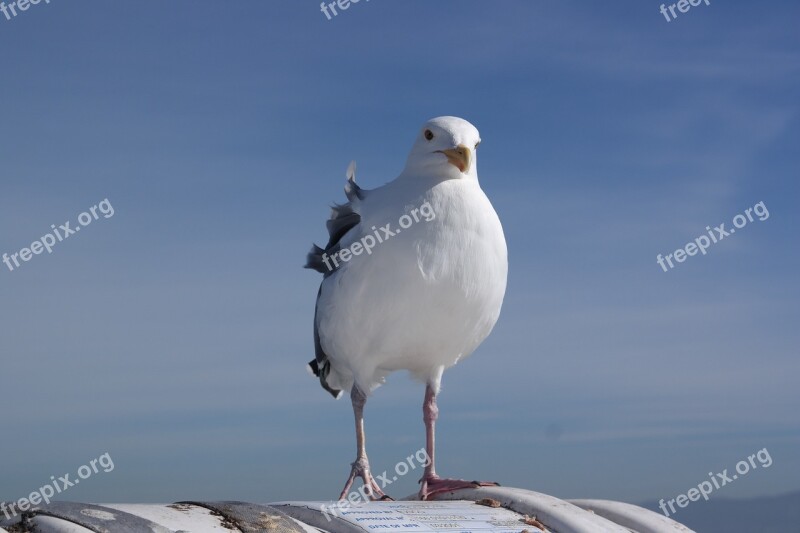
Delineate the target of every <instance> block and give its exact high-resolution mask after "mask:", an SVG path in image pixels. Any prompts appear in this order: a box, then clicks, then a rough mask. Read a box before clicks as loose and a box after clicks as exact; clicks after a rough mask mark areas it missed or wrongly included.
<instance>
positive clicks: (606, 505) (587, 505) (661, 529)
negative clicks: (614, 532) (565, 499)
mask: <svg viewBox="0 0 800 533" xmlns="http://www.w3.org/2000/svg"><path fill="white" fill-rule="evenodd" d="M569 501H570V502H571V503H574V504H575V505H577V506H578V507H580V508H582V509H587V510H590V511H592V512H593V513H595V514H597V515H600V516H602V517H604V518H607V519H608V520H611V521H612V522H616V523H617V524H619V525H621V526H625V527H627V528H629V529H632V530H634V531H636V532H637V533H677V532H680V533H694V532H693V531H692V530H691V529H689V528H688V527H686V526H684V525H683V524H679V523H678V522H676V521H674V520H672V519H671V518H668V517H666V516H664V515H662V514H658V513H655V512H653V511H650V510H649V509H644V508H642V507H637V506H636V505H631V504H629V503H622V502H614V501H609V500H569Z"/></svg>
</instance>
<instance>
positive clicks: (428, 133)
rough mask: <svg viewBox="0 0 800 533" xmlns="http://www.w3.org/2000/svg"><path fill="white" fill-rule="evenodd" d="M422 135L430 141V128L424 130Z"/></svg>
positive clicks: (431, 137)
mask: <svg viewBox="0 0 800 533" xmlns="http://www.w3.org/2000/svg"><path fill="white" fill-rule="evenodd" d="M424 135H425V139H427V140H429V141H430V140H431V139H433V132H432V131H431V130H425V133H424Z"/></svg>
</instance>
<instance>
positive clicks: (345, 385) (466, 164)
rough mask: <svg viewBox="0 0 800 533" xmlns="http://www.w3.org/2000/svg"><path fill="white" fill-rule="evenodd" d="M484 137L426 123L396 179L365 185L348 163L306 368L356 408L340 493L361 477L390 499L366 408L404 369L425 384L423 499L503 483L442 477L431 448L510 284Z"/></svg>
mask: <svg viewBox="0 0 800 533" xmlns="http://www.w3.org/2000/svg"><path fill="white" fill-rule="evenodd" d="M480 142H481V138H480V134H479V133H478V130H477V129H476V128H475V126H473V125H472V124H470V123H469V122H467V121H466V120H464V119H461V118H457V117H447V116H445V117H438V118H434V119H431V120H429V121H428V122H426V123H425V124H424V125H423V126H422V128H421V129H420V130H419V133H418V135H417V138H416V140H415V142H414V145H413V147H412V148H411V152H410V154H409V156H408V159H407V161H406V165H405V168H404V169H403V171H402V173H401V174H400V175H399V176H398V177H397V178H395V179H394V180H392V181H390V182H389V183H387V184H385V185H383V186H381V187H378V188H376V189H371V190H366V189H362V188H361V187H359V186H358V185H357V184H356V181H355V164H354V163H351V164H350V168H349V169H348V171H347V181H346V185H345V194H346V196H347V199H348V202H347V203H345V204H341V205H334V206H333V208H332V213H331V216H330V219H329V220H328V221H327V228H328V233H329V241H328V244H327V245H326V246H325V248H321V247H319V246H317V245H314V246H312V248H311V251H310V252H309V253H308V256H307V262H306V265H305V266H306V268H311V269H314V270H316V271H318V272H320V273H322V274H323V280H322V284H321V285H320V288H319V292H318V294H317V301H316V308H315V313H314V345H315V352H316V357H315V358H314V360H312V361H311V362H310V363H309V365H308V366H309V370H310V371H311V372H312V373H313V374H314V375H316V376H318V377H319V380H320V384H321V385H322V387H323V388H324V389H325V390H326V391H328V392H329V393H330V394H332V395H333V396H334V397H335V398H339V397H340V396H341V395H342V394H343V393H344V392H345V391H349V393H350V399H351V402H352V405H353V413H354V415H355V425H356V452H357V455H356V460H355V462H353V463H352V468H351V471H350V476H349V477H348V479H347V482H346V483H345V486H344V489H343V490H342V492H341V495H340V497H339V499H340V500H341V499H344V498H345V496H346V495H347V493H348V491H349V490H350V488H351V486H352V484H353V482H354V481H355V479H356V478H361V480H362V481H363V484H364V488H365V491H366V492H367V494H369V496H370V498H371V499H372V500H380V499H390V498H388V496H386V495H385V494H384V492H383V490H382V489H381V487H380V486H378V483H377V482H376V481H375V478H374V477H373V476H372V474H371V473H370V467H369V460H368V458H367V452H366V437H365V430H364V406H365V404H366V401H367V397H368V396H369V395H370V394H371V393H372V392H373V391H374V390H375V389H376V388H378V387H379V386H380V385H381V384H382V383H384V380H385V378H386V376H387V375H388V374H390V373H392V372H395V371H398V370H407V371H408V372H409V373H410V374H411V376H413V377H414V378H416V379H417V380H419V381H421V382H422V383H424V384H425V386H426V388H425V398H424V401H423V409H422V410H423V421H424V423H425V430H426V446H425V449H426V451H427V453H428V458H427V460H426V463H427V464H426V466H425V471H424V474H423V477H422V479H420V484H421V487H420V491H419V498H420V499H422V500H426V499H430V498H431V497H432V496H433V495H435V494H437V493H441V492H447V491H451V490H456V489H460V488H468V487H478V486H484V485H496V483H490V482H479V481H465V480H461V479H446V478H441V477H439V476H438V475H437V473H436V469H435V453H434V452H435V442H436V438H435V427H436V420H437V418H438V414H439V410H438V407H437V404H436V398H437V395H438V394H439V391H440V388H441V381H442V373H443V372H444V370H445V369H447V368H449V367H451V366H453V365H455V364H456V363H458V362H459V361H460V360H462V359H463V358H465V357H467V356H468V355H470V354H471V353H472V352H473V351H474V350H475V349H476V348H477V347H478V346H479V345H480V344H481V342H483V340H484V339H485V338H486V337H487V336H488V335H489V333H490V332H491V331H492V328H493V327H494V325H495V323H496V322H497V319H498V316H499V315H500V308H501V307H502V304H503V297H504V295H505V290H506V278H507V274H508V255H507V250H506V242H505V237H504V235H503V227H502V225H501V224H500V219H499V218H498V216H497V213H496V212H495V210H494V208H493V207H492V204H491V203H490V202H489V199H488V198H487V197H486V194H484V192H483V190H482V189H481V187H480V184H479V183H478V170H477V159H476V150H477V148H478V145H479V144H480Z"/></svg>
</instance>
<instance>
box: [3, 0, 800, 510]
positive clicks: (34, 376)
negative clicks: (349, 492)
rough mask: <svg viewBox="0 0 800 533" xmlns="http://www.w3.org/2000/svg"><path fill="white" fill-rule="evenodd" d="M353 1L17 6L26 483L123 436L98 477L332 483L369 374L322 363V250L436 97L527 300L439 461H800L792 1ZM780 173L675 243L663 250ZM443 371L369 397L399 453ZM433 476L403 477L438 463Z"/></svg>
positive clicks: (123, 492) (13, 470)
mask: <svg viewBox="0 0 800 533" xmlns="http://www.w3.org/2000/svg"><path fill="white" fill-rule="evenodd" d="M659 5H660V3H659V2H642V1H633V0H625V1H619V2H613V3H610V2H603V3H601V2H589V1H581V2H579V1H561V2H544V1H513V0H508V1H504V2H496V3H490V2H474V1H464V2H458V3H456V2H453V1H449V0H447V1H444V0H443V1H438V2H422V1H415V2H410V1H406V2H400V1H394V2H391V1H388V0H384V1H378V0H374V1H372V2H361V3H358V4H354V5H352V6H351V8H350V9H349V10H347V11H345V12H341V13H340V14H339V15H338V16H337V17H335V18H334V19H333V20H330V21H329V20H327V19H326V18H325V16H324V15H323V14H322V13H321V12H320V9H319V5H318V3H316V2H301V1H293V2H256V1H254V0H240V1H237V2H210V1H193V2H189V1H188V0H176V1H172V2H168V3H164V2H154V1H152V0H150V1H144V2H136V3H133V2H130V3H124V4H123V3H122V2H108V3H101V2H86V1H83V2H81V1H76V0H72V1H70V2H65V1H62V0H51V2H50V3H49V4H45V3H40V4H38V5H36V6H31V8H30V9H29V10H27V11H25V12H23V13H20V14H19V16H17V17H15V18H13V19H12V20H6V19H5V18H4V17H2V16H0V47H1V48H2V50H3V58H2V62H1V63H0V65H2V69H0V79H2V81H3V84H2V87H3V91H2V115H1V118H0V161H2V165H1V166H0V228H2V231H0V253H3V252H5V253H9V254H11V253H14V252H18V251H19V250H20V249H21V248H23V247H26V246H29V245H30V243H31V242H33V241H34V240H36V239H38V238H39V237H41V236H42V235H44V234H45V233H47V232H48V231H49V230H50V225H51V224H61V223H63V222H64V221H67V220H72V221H73V225H74V224H75V222H74V220H75V219H76V218H77V216H78V215H79V214H80V213H81V212H83V211H84V210H86V209H89V208H90V207H91V206H93V205H96V204H98V203H99V202H100V201H102V200H103V199H106V198H107V199H108V200H109V202H110V203H111V204H112V205H113V207H114V211H115V214H114V216H113V217H111V218H108V219H105V218H101V219H99V220H97V221H95V222H93V223H92V224H91V225H90V226H87V227H86V228H84V229H83V231H82V232H81V233H80V234H76V235H74V236H72V237H70V238H69V239H68V240H66V241H64V242H63V243H59V244H58V245H57V246H56V248H54V250H53V253H52V254H49V255H48V254H44V255H37V256H34V257H33V258H32V259H31V260H30V261H29V262H27V263H24V264H22V266H21V267H20V268H18V269H16V270H14V271H13V272H12V271H9V270H8V269H7V268H6V267H5V266H4V265H2V264H0V298H2V302H3V305H2V306H0V334H1V337H0V339H2V342H0V405H2V407H3V408H2V415H0V427H2V433H0V472H2V476H0V499H5V500H16V499H18V498H20V497H23V496H26V495H28V494H29V493H30V492H31V491H33V490H35V489H37V488H38V487H40V486H41V485H42V484H44V483H46V482H47V481H48V480H49V479H50V476H51V475H62V474H64V473H66V472H75V471H76V470H77V469H78V467H79V466H81V465H82V464H84V463H86V462H87V461H89V460H90V459H93V458H95V457H98V456H99V455H101V454H103V453H105V452H108V453H109V454H110V455H111V457H112V458H113V459H114V462H115V469H114V471H113V472H111V473H108V474H103V475H98V476H95V477H93V478H92V479H91V480H90V481H86V482H84V483H83V484H82V485H80V486H79V487H75V488H73V489H70V492H69V494H68V495H65V498H67V499H70V500H89V501H131V502H140V501H176V500H185V499H199V498H217V499H245V500H251V501H274V500H286V499H314V498H319V499H323V498H332V497H335V496H336V495H337V494H338V491H339V489H340V488H341V484H342V483H343V482H344V480H345V477H346V475H347V473H348V469H349V462H350V461H352V460H353V456H354V453H355V451H354V438H353V435H352V422H351V420H352V418H351V417H352V414H351V411H350V407H349V404H348V402H346V401H339V402H334V401H333V400H331V398H330V397H329V396H328V395H327V394H326V393H325V392H324V391H323V390H322V389H321V388H320V387H319V386H318V383H317V382H316V381H315V380H313V379H311V378H309V377H308V375H307V374H306V372H305V369H304V365H305V363H306V361H308V360H309V359H311V357H312V356H313V343H312V338H311V321H312V316H313V305H314V298H315V295H316V291H317V287H318V283H319V281H320V280H319V277H318V275H316V273H314V272H311V271H308V270H304V269H302V268H301V266H302V264H303V261H304V256H305V253H306V251H307V249H308V247H309V246H310V244H311V242H312V241H316V242H320V241H323V240H324V239H325V230H324V218H325V217H326V216H327V206H328V205H329V204H330V203H331V202H334V201H342V200H343V199H344V195H343V192H342V187H343V185H344V171H345V169H346V167H347V164H348V163H349V161H350V160H351V159H356V160H357V161H358V164H359V174H358V180H359V183H360V184H361V185H362V186H364V187H366V188H371V187H375V186H378V185H380V184H382V183H384V182H386V181H388V180H390V179H392V178H393V177H394V176H395V175H397V173H398V172H399V171H400V169H401V168H402V166H403V163H404V161H405V158H406V155H407V152H408V150H409V148H410V147H411V144H412V141H413V139H414V136H415V135H416V134H417V131H418V128H419V127H420V125H421V124H422V123H423V122H424V121H425V120H427V119H428V118H431V117H434V116H438V115H458V116H462V117H464V118H466V119H468V120H470V121H471V122H472V123H473V124H475V125H476V126H477V127H478V128H479V129H480V131H481V136H482V139H483V142H482V144H481V148H480V153H479V158H480V161H479V173H480V176H481V183H482V186H483V188H484V190H486V192H487V194H488V195H489V197H490V198H491V199H492V202H493V204H494V206H495V208H496V210H497V211H498V213H499V215H500V217H501V220H502V222H503V225H504V228H505V232H506V238H507V241H508V246H509V263H510V274H509V285H508V293H507V295H506V301H505V305H504V309H503V314H502V316H501V318H500V321H499V323H498V325H497V327H496V328H495V330H494V332H493V334H492V335H491V336H490V338H489V339H488V340H487V341H486V342H485V343H484V344H483V345H482V346H481V347H480V348H479V349H478V351H477V352H476V353H475V354H474V355H473V357H471V358H470V359H468V360H466V361H465V362H463V364H460V365H459V366H457V367H455V368H453V369H451V370H450V371H449V372H447V373H446V374H445V378H444V387H443V393H442V395H441V398H440V408H441V412H442V415H441V416H442V418H441V419H440V424H439V428H440V433H439V457H438V461H439V465H438V466H439V467H438V470H439V471H440V472H441V473H442V474H446V475H452V476H462V477H466V478H469V479H475V478H483V479H495V480H497V481H500V482H501V483H503V484H504V485H509V486H519V487H525V488H530V489H534V490H538V491H541V492H547V493H550V494H554V495H557V496H561V497H595V498H617V499H623V500H628V501H641V500H645V499H652V498H655V499H659V498H669V497H674V496H675V495H676V494H678V493H682V492H686V490H687V489H689V488H691V487H692V486H696V485H697V484H698V483H699V482H701V481H703V480H705V479H706V478H707V475H708V474H707V473H708V472H710V471H714V472H721V471H722V469H724V468H728V469H732V468H733V466H734V465H735V464H736V462H737V461H739V460H741V459H745V458H746V457H747V456H748V455H750V454H753V453H756V451H758V450H760V449H762V448H765V447H766V448H767V449H768V450H769V452H770V455H771V457H772V459H773V461H774V463H773V465H772V466H771V467H770V468H769V469H761V470H758V471H754V472H752V473H750V474H748V476H747V477H746V478H743V479H740V480H737V481H736V483H734V484H732V485H730V486H728V487H725V488H724V490H725V492H724V493H723V492H722V491H720V492H719V493H718V494H719V496H720V497H722V496H730V497H734V496H737V497H749V496H758V495H768V494H777V493H781V492H786V491H790V490H797V489H798V488H800V486H798V481H797V480H798V479H799V478H800V446H798V444H800V419H798V416H797V411H798V407H800V392H798V387H797V380H798V375H800V360H798V357H797V347H798V340H800V333H799V332H798V328H797V321H798V317H799V316H800V313H798V296H800V294H798V292H799V291H798V283H797V274H796V273H797V271H798V268H799V267H800V264H799V263H800V255H799V254H798V247H797V227H798V222H800V221H799V220H798V209H797V202H798V199H799V198H798V196H800V194H799V193H800V189H799V188H798V185H797V180H798V172H797V171H798V163H799V162H800V161H799V160H800V155H799V153H798V150H797V148H798V141H800V120H798V94H800V92H799V90H800V38H798V34H797V31H796V22H797V20H798V16H799V15H800V6H798V5H797V4H796V3H793V2H789V1H788V0H787V1H775V2H769V3H764V4H759V3H756V2H745V1H734V0H728V1H725V2H721V1H717V0H713V1H712V3H711V4H710V5H708V6H706V5H705V4H703V5H700V6H698V7H694V8H692V9H691V11H689V12H688V13H685V14H681V15H680V16H679V18H678V19H677V20H674V21H672V22H667V21H666V20H665V19H664V17H663V16H662V15H661V14H660V13H659V11H658V7H659ZM759 201H763V202H764V203H765V205H766V206H767V208H768V210H769V213H770V217H769V218H768V219H767V220H765V221H763V222H762V221H759V220H758V219H756V220H755V221H754V222H752V223H750V224H748V225H747V226H746V227H744V228H743V229H741V230H740V231H739V232H738V233H736V234H735V235H731V236H730V237H729V238H726V239H724V240H722V241H720V242H719V243H718V244H715V245H713V246H712V247H711V248H710V249H709V251H708V253H707V255H705V256H694V257H690V258H688V259H687V260H686V261H685V262H684V263H682V264H679V265H678V266H677V267H676V268H675V269H673V270H671V271H669V272H666V273H665V272H663V271H662V270H661V268H660V267H659V266H658V265H657V263H656V255H657V254H659V253H660V254H667V253H671V252H673V251H674V250H675V249H677V248H679V247H683V246H684V245H685V244H686V243H687V242H690V241H692V240H694V239H695V238H696V237H698V236H700V235H702V234H704V233H705V227H706V226H707V225H713V226H716V225H718V224H720V223H723V222H726V223H727V226H728V227H730V225H731V224H730V221H731V220H732V218H733V217H734V216H735V215H737V214H738V213H742V212H744V210H745V209H747V208H749V207H752V206H753V205H754V204H756V203H757V202H759ZM422 393H423V389H422V386H421V385H419V384H417V383H414V382H412V381H411V380H410V379H408V378H407V377H406V376H405V375H401V374H398V375H394V376H392V377H391V378H390V379H389V383H388V385H387V386H385V387H383V388H381V389H379V390H378V391H377V392H376V393H375V395H374V396H373V398H371V399H370V402H369V403H368V406H367V431H368V451H369V454H370V458H371V461H372V463H373V469H374V470H376V471H378V472H381V471H382V470H384V469H390V468H393V466H394V465H395V463H397V462H398V461H401V460H403V459H404V458H405V457H407V456H408V455H410V454H412V453H413V452H414V451H416V450H417V449H419V448H420V446H422V444H423V442H424V434H423V427H422V421H421V401H422ZM418 477H419V476H418V475H416V473H413V474H409V475H408V476H406V477H405V478H403V479H401V480H400V481H398V482H397V483H396V484H394V485H393V486H391V487H388V492H389V493H390V494H393V495H395V496H404V495H407V494H409V493H411V492H413V491H415V490H416V488H417V485H416V480H417V479H418Z"/></svg>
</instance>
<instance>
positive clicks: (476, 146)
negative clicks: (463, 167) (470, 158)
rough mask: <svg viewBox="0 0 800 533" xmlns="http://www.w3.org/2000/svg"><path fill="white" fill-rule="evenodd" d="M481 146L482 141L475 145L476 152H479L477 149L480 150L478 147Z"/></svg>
mask: <svg viewBox="0 0 800 533" xmlns="http://www.w3.org/2000/svg"><path fill="white" fill-rule="evenodd" d="M480 144H481V142H480V141H478V142H476V143H475V150H477V149H478V146H480Z"/></svg>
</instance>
